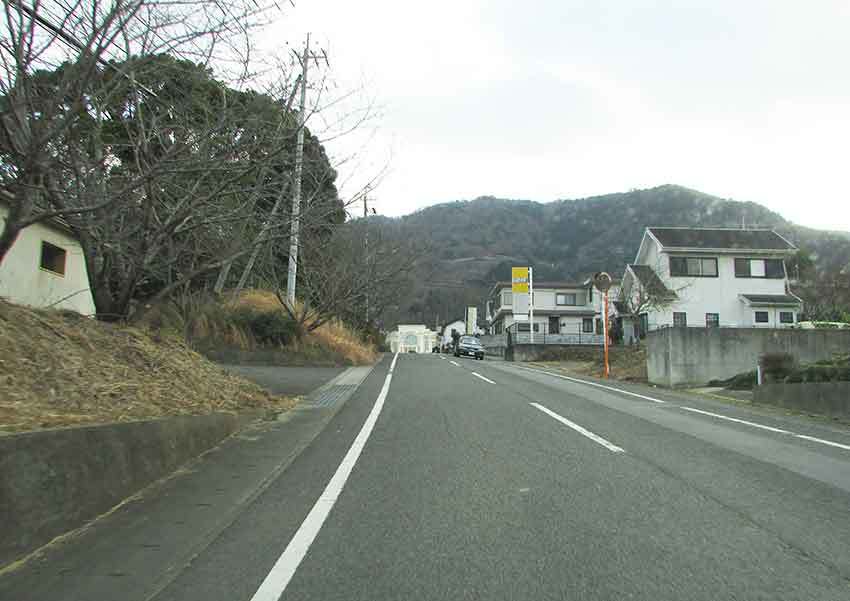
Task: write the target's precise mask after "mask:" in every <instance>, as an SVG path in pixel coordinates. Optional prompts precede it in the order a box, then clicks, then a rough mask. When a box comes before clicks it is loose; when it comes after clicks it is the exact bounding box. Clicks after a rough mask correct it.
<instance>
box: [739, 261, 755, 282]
mask: <svg viewBox="0 0 850 601" xmlns="http://www.w3.org/2000/svg"><path fill="white" fill-rule="evenodd" d="M751 275H752V270H751V269H750V260H749V259H735V277H736V278H748V277H750V276H751Z"/></svg>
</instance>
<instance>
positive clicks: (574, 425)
mask: <svg viewBox="0 0 850 601" xmlns="http://www.w3.org/2000/svg"><path fill="white" fill-rule="evenodd" d="M529 405H531V406H532V407H534V408H535V409H539V410H540V411H542V412H543V413H545V414H546V415H548V416H549V417H554V418H555V419H556V420H558V421H559V422H561V423H562V424H564V425H565V426H568V427H570V428H572V429H573V430H575V431H576V432H578V433H579V434H581V435H583V436H586V437H588V438H589V439H590V440H592V441H593V442H595V443H598V444H601V445H602V446H603V447H605V448H606V449H608V450H609V451H611V452H612V453H625V452H626V451H625V450H624V449H623V448H621V447H618V446H617V445H615V444H613V443H611V442H608V441H607V440H605V439H604V438H602V437H601V436H598V435H596V434H594V433H593V432H591V431H590V430H587V429H585V428H582V427H581V426H579V425H578V424H577V423H575V422H571V421H570V420H568V419H567V418H566V417H563V416H561V415H558V414H557V413H555V412H554V411H552V410H551V409H547V408H546V407H544V406H543V405H540V404H539V403H529Z"/></svg>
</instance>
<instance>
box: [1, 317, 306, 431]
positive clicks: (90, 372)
mask: <svg viewBox="0 0 850 601" xmlns="http://www.w3.org/2000/svg"><path fill="white" fill-rule="evenodd" d="M294 404H295V400H294V399H290V398H284V397H273V396H271V395H269V394H268V393H267V392H265V391H264V390H263V389H261V388H260V387H259V386H256V385H255V384H253V383H250V382H248V381H246V380H243V379H241V378H239V377H236V376H233V375H230V374H228V373H226V372H225V371H223V370H222V369H221V368H220V367H218V366H216V365H215V364H214V363H212V362H210V361H208V360H207V359H205V358H204V357H202V356H201V355H199V354H198V353H196V352H194V351H192V350H191V349H190V348H189V347H188V346H187V344H186V343H185V342H184V341H183V340H182V338H181V337H180V336H178V335H163V333H162V332H160V333H159V334H157V335H156V336H152V335H151V334H149V333H147V332H146V331H144V330H142V329H138V328H132V327H126V326H121V325H113V324H105V323H102V322H98V321H95V320H93V319H89V318H85V317H81V316H80V315H78V314H76V313H72V312H67V311H55V310H36V309H30V308H26V307H21V306H17V305H12V304H9V303H7V302H4V301H0V431H6V432H12V431H23V430H34V429H38V428H50V427H59V426H71V425H82V424H94V423H104V422H115V421H129V420H138V419H146V418H154V417H161V416H167V415H187V414H190V415H191V414H206V413H211V412H239V411H244V410H252V409H262V410H283V409H287V408H290V407H291V406H293V405H294Z"/></svg>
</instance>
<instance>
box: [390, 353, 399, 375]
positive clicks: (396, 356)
mask: <svg viewBox="0 0 850 601" xmlns="http://www.w3.org/2000/svg"><path fill="white" fill-rule="evenodd" d="M396 361H398V353H396V354H395V355H394V356H393V362H392V363H390V373H393V370H395V362H396Z"/></svg>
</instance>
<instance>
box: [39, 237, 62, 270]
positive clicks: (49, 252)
mask: <svg viewBox="0 0 850 601" xmlns="http://www.w3.org/2000/svg"><path fill="white" fill-rule="evenodd" d="M67 255H68V252H67V251H66V250H65V249H64V248H60V247H58V246H54V245H53V244H50V242H42V243H41V264H40V265H41V268H42V269H46V270H47V271H49V272H51V273H55V274H56V275H65V259H66V258H67Z"/></svg>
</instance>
